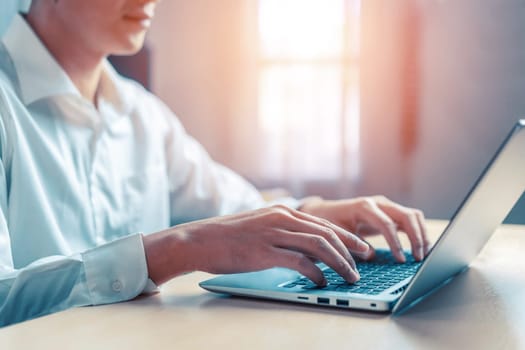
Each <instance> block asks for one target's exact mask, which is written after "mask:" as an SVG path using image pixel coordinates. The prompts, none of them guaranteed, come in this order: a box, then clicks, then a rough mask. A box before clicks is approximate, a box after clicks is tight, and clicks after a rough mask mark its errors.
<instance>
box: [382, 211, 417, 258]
mask: <svg viewBox="0 0 525 350" xmlns="http://www.w3.org/2000/svg"><path fill="white" fill-rule="evenodd" d="M381 208H382V209H383V211H384V212H385V213H387V214H388V215H389V216H390V218H392V220H394V222H396V223H397V224H398V227H399V228H400V229H401V230H402V231H404V232H405V233H406V234H407V236H408V240H409V241H410V245H411V247H412V255H413V256H414V258H415V259H416V260H418V261H420V260H422V259H423V257H424V253H423V238H422V236H421V228H420V226H419V222H418V219H417V216H416V214H415V211H414V210H410V209H406V208H403V207H401V206H398V205H393V206H385V207H383V206H381Z"/></svg>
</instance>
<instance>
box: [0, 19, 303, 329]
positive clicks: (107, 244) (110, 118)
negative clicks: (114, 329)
mask: <svg viewBox="0 0 525 350" xmlns="http://www.w3.org/2000/svg"><path fill="white" fill-rule="evenodd" d="M288 204H289V205H292V206H295V205H297V203H296V202H294V201H293V200H292V199H289V202H288ZM265 205H267V203H265V202H264V201H263V199H262V198H261V196H260V194H259V192H258V191H257V190H256V189H255V188H254V187H253V186H251V185H250V184H249V183H248V182H246V181H245V180H244V179H242V178H241V177H240V176H238V175H236V174H235V173H234V172H232V171H230V170H228V169H227V168H225V167H223V166H221V165H219V164H217V163H215V162H214V161H212V160H211V159H210V158H209V156H208V154H207V153H206V152H205V150H204V149H203V148H202V147H201V145H200V144H199V143H197V142H196V141H195V140H194V139H193V138H191V137H190V136H189V135H187V134H186V133H185V131H184V129H183V127H182V125H181V124H180V122H179V121H178V120H177V118H176V117H175V116H174V114H173V113H172V112H171V111H170V110H169V109H168V108H167V107H166V106H165V105H164V104H163V103H162V102H161V101H160V100H159V99H158V98H156V97H155V96H153V95H152V94H150V93H149V92H147V91H146V90H145V89H144V88H142V87H141V86H140V85H138V84H137V83H135V82H133V81H130V80H128V79H125V78H123V77H121V76H119V75H118V74H117V73H116V72H115V71H114V70H113V68H112V67H111V66H110V65H109V64H108V63H106V64H105V67H104V71H103V75H102V79H101V82H100V85H99V90H98V95H97V108H95V107H94V106H93V104H92V103H90V102H88V101H87V100H85V99H84V98H83V97H82V96H81V95H80V93H79V92H78V90H77V89H76V87H75V86H74V85H73V83H72V81H71V80H70V79H69V77H68V76H67V75H66V73H65V72H64V70H63V69H62V68H61V67H60V66H59V65H58V63H57V62H56V61H55V60H54V59H53V57H52V56H51V54H50V53H49V52H48V51H47V49H46V48H45V46H44V45H43V44H42V43H41V42H40V40H39V39H38V37H37V36H36V35H35V34H34V32H33V31H32V30H31V28H30V27H29V25H28V24H27V23H26V22H25V20H24V19H23V18H22V17H21V16H16V17H15V18H14V20H13V22H12V24H11V26H10V27H9V29H8V31H7V32H6V34H5V35H4V37H3V40H2V44H0V209H1V210H0V325H5V324H9V323H13V322H18V321H21V320H24V319H28V318H31V317H35V316H38V315H43V314H47V313H50V312H54V311H58V310H63V309H66V308H69V307H72V306H79V305H91V304H104V303H113V302H118V301H123V300H128V299H131V298H133V297H135V296H136V295H138V294H140V293H141V292H143V291H145V288H147V285H148V274H147V266H146V259H145V253H144V247H143V244H142V236H141V234H140V233H141V232H143V233H146V234H147V233H151V232H156V231H159V230H162V229H165V228H167V227H169V226H170V225H176V224H178V223H182V222H187V221H191V220H196V219H201V218H206V217H210V216H217V215H224V214H229V213H235V212H239V211H243V210H248V209H255V208H258V207H261V206H265ZM173 259H177V256H173Z"/></svg>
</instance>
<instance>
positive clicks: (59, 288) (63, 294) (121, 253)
mask: <svg viewBox="0 0 525 350" xmlns="http://www.w3.org/2000/svg"><path fill="white" fill-rule="evenodd" d="M1 97H2V96H1V94H0V326H4V325H7V324H12V323H16V322H20V321H23V320H27V319H30V318H34V317H37V316H41V315H45V314H49V313H52V312H56V311H60V310H65V309H67V308H70V307H74V306H83V305H96V304H106V303H114V302H119V301H124V300H129V299H132V298H134V297H135V296H137V295H138V294H140V293H141V292H142V291H144V290H145V287H146V285H147V282H148V274H147V265H146V257H145V252H144V247H143V243H142V237H141V235H140V234H135V235H131V236H128V237H124V238H121V239H119V240H116V241H113V242H111V243H108V244H105V245H102V246H99V247H96V248H94V249H91V250H88V251H85V252H83V253H80V254H76V255H73V256H51V257H46V258H43V259H40V260H37V261H35V262H33V263H31V264H30V265H28V266H17V264H16V259H14V258H13V254H12V251H13V250H12V248H13V247H12V245H11V244H12V242H11V239H10V234H9V220H8V213H9V200H8V183H9V174H8V171H7V170H6V169H8V168H7V167H6V166H5V160H6V158H8V157H6V154H8V153H9V149H8V142H6V139H7V133H6V129H5V127H4V126H5V124H4V122H3V120H4V119H3V116H4V117H5V116H6V115H7V112H6V110H5V108H6V107H7V108H8V105H7V104H5V103H2V98H1ZM35 234H38V228H36V227H35V232H27V244H31V236H32V235H35Z"/></svg>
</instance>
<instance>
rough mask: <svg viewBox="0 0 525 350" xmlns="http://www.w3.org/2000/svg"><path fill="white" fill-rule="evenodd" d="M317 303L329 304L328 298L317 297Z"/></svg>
mask: <svg viewBox="0 0 525 350" xmlns="http://www.w3.org/2000/svg"><path fill="white" fill-rule="evenodd" d="M317 303H318V304H330V298H317Z"/></svg>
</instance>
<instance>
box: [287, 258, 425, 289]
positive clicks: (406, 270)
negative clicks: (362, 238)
mask: <svg viewBox="0 0 525 350" xmlns="http://www.w3.org/2000/svg"><path fill="white" fill-rule="evenodd" d="M405 256H406V263H404V264H400V263H397V262H396V261H395V259H394V257H393V256H392V254H391V253H390V251H388V250H377V251H376V257H375V259H374V260H373V261H370V262H365V261H358V262H357V269H358V270H359V274H360V275H361V279H360V280H359V281H358V282H356V283H354V284H349V283H347V282H346V281H345V280H344V279H343V278H342V277H341V276H339V274H337V272H335V271H334V270H333V269H331V268H329V267H326V268H324V269H323V273H324V275H325V278H326V281H327V282H328V283H327V285H326V286H325V287H318V286H317V285H316V284H314V283H313V282H312V281H310V280H309V279H308V278H306V277H300V278H299V279H297V280H294V281H290V282H288V283H286V284H285V285H283V287H284V288H293V287H298V286H300V287H301V288H303V289H321V290H332V291H338V292H349V293H361V294H372V295H375V294H379V293H381V292H382V291H384V290H386V289H388V288H390V287H392V286H393V285H395V284H397V283H399V282H401V281H403V280H404V279H406V278H408V277H411V276H413V275H414V274H415V273H416V271H417V269H418V267H419V266H420V265H421V262H417V261H415V260H414V258H413V257H412V255H410V254H408V253H405Z"/></svg>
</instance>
